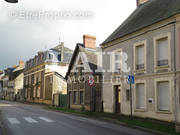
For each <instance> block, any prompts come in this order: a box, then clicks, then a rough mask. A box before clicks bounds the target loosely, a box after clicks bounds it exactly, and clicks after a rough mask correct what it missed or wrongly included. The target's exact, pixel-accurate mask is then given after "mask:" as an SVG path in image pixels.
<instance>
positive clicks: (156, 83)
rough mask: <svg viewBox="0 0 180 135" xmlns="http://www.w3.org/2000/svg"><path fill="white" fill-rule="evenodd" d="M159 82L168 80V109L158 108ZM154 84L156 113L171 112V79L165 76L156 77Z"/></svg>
mask: <svg viewBox="0 0 180 135" xmlns="http://www.w3.org/2000/svg"><path fill="white" fill-rule="evenodd" d="M161 82H169V96H170V110H169V111H161V110H159V109H158V83H161ZM154 83H155V84H154V86H155V111H156V112H157V113H172V106H173V105H172V95H173V93H172V91H173V90H174V88H173V85H172V84H173V80H172V79H169V78H166V77H163V78H158V79H155V82H154Z"/></svg>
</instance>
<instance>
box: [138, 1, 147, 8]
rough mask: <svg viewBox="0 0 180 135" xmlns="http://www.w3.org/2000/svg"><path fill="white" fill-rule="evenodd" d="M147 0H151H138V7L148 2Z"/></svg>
mask: <svg viewBox="0 0 180 135" xmlns="http://www.w3.org/2000/svg"><path fill="white" fill-rule="evenodd" d="M147 1H149V0H136V4H137V7H138V6H140V5H142V4H144V3H146V2H147Z"/></svg>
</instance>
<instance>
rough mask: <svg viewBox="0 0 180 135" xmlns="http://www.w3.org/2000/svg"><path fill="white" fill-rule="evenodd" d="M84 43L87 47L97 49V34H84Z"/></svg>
mask: <svg viewBox="0 0 180 135" xmlns="http://www.w3.org/2000/svg"><path fill="white" fill-rule="evenodd" d="M83 44H84V46H85V48H91V49H95V48H96V36H91V35H84V36H83Z"/></svg>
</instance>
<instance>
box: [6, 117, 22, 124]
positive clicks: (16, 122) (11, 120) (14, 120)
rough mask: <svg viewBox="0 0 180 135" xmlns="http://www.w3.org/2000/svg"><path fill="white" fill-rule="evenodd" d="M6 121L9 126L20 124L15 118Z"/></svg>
mask: <svg viewBox="0 0 180 135" xmlns="http://www.w3.org/2000/svg"><path fill="white" fill-rule="evenodd" d="M8 121H9V122H10V123H11V124H20V122H19V121H18V120H17V119H16V118H8Z"/></svg>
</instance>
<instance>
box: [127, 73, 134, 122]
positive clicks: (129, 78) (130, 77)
mask: <svg viewBox="0 0 180 135" xmlns="http://www.w3.org/2000/svg"><path fill="white" fill-rule="evenodd" d="M128 84H129V85H130V106H131V120H132V119H133V116H132V88H131V84H134V76H133V75H129V76H128Z"/></svg>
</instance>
